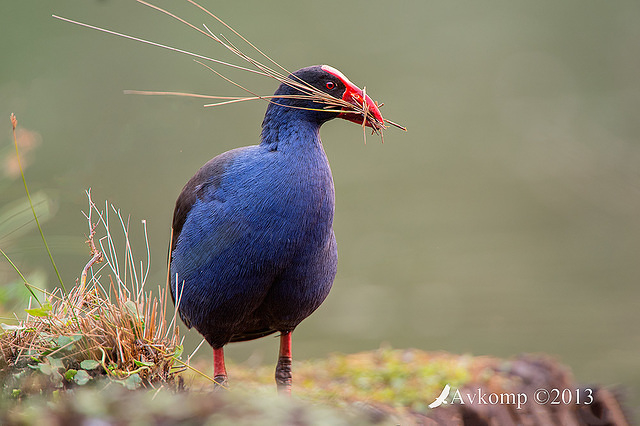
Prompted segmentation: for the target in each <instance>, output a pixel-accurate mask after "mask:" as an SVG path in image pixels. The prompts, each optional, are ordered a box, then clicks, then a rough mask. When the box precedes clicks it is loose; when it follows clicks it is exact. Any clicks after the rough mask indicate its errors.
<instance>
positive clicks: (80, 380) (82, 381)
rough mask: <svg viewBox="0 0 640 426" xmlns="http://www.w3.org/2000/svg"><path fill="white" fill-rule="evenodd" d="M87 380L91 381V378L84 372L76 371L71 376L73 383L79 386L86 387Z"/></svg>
mask: <svg viewBox="0 0 640 426" xmlns="http://www.w3.org/2000/svg"><path fill="white" fill-rule="evenodd" d="M89 380H91V376H90V375H89V373H87V371H86V370H78V371H77V372H76V374H75V375H74V376H73V381H74V382H76V383H77V384H79V385H80V386H82V385H86V384H87V382H88V381H89Z"/></svg>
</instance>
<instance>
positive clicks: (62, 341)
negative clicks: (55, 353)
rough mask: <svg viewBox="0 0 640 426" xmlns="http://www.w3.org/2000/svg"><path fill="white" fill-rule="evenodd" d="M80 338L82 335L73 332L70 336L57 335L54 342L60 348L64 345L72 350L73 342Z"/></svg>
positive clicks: (73, 347)
mask: <svg viewBox="0 0 640 426" xmlns="http://www.w3.org/2000/svg"><path fill="white" fill-rule="evenodd" d="M81 338H82V336H80V335H77V334H73V335H71V336H58V338H57V339H56V344H57V345H58V347H60V348H61V347H64V348H65V349H68V350H73V349H75V345H74V343H75V342H77V341H78V340H80V339H81Z"/></svg>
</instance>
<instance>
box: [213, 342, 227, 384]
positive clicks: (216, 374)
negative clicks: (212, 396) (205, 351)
mask: <svg viewBox="0 0 640 426" xmlns="http://www.w3.org/2000/svg"><path fill="white" fill-rule="evenodd" d="M213 380H215V382H216V385H215V387H216V388H218V387H222V388H226V387H227V386H228V383H227V369H226V368H225V366H224V349H223V348H219V349H214V350H213Z"/></svg>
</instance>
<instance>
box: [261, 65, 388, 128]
mask: <svg viewBox="0 0 640 426" xmlns="http://www.w3.org/2000/svg"><path fill="white" fill-rule="evenodd" d="M271 102H272V104H274V105H281V106H285V107H288V108H291V109H295V110H299V111H300V113H301V114H304V115H305V117H307V118H308V119H311V120H313V121H317V122H318V123H319V124H322V123H324V122H326V121H328V120H331V119H333V118H343V119H345V120H349V121H352V122H354V123H358V124H364V125H365V126H367V127H371V128H372V129H373V131H374V132H376V133H377V132H379V131H381V130H383V129H385V128H386V125H385V119H384V118H382V114H381V113H380V110H379V109H378V104H377V103H376V102H374V101H373V100H372V99H371V98H370V97H369V96H368V95H367V94H366V93H365V92H364V91H363V90H362V89H360V88H359V87H358V86H356V85H355V84H353V83H352V82H351V81H350V80H349V79H348V78H347V77H346V76H345V75H344V74H342V73H341V72H340V71H338V70H337V69H335V68H333V67H331V66H329V65H315V66H311V67H306V68H302V69H299V70H298V71H296V72H294V73H292V74H290V75H289V76H288V77H287V78H286V79H284V80H283V82H282V84H281V85H280V87H279V88H278V90H276V92H275V94H274V97H273V99H272V100H271Z"/></svg>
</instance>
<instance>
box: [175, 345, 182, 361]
mask: <svg viewBox="0 0 640 426" xmlns="http://www.w3.org/2000/svg"><path fill="white" fill-rule="evenodd" d="M182 352H184V347H182V345H178V346H176V351H175V352H174V353H173V356H174V357H176V358H180V357H181V356H182Z"/></svg>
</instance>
